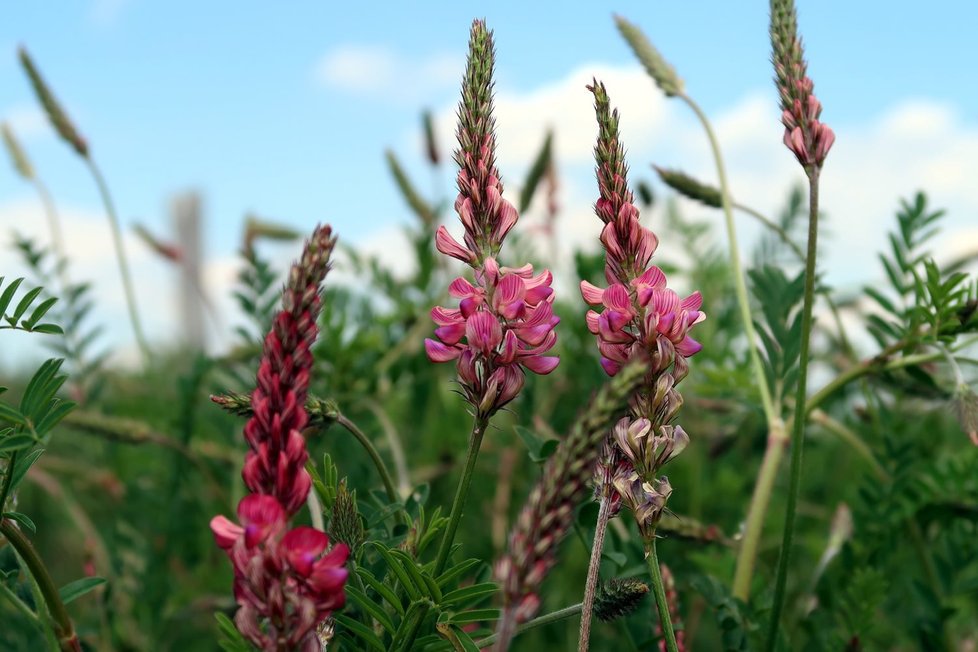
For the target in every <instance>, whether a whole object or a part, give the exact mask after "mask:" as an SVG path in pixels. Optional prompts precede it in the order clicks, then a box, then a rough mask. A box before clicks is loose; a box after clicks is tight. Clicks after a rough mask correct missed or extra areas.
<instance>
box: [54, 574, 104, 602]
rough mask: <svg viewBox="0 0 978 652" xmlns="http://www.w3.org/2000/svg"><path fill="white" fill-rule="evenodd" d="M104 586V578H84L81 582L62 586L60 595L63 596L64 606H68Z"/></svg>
mask: <svg viewBox="0 0 978 652" xmlns="http://www.w3.org/2000/svg"><path fill="white" fill-rule="evenodd" d="M102 584H105V578H104V577H83V578H81V579H80V580H75V581H74V582H69V583H67V584H65V585H64V586H62V587H61V588H60V589H58V595H60V596H61V601H62V602H63V603H64V604H68V603H69V602H73V601H74V600H77V599H78V598H80V597H82V596H83V595H85V594H86V593H88V592H89V591H91V590H92V589H94V588H95V587H96V586H100V585H102Z"/></svg>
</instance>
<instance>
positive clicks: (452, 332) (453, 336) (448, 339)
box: [435, 322, 465, 346]
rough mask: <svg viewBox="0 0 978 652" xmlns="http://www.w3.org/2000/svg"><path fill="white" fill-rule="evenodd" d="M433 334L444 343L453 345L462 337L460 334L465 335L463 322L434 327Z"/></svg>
mask: <svg viewBox="0 0 978 652" xmlns="http://www.w3.org/2000/svg"><path fill="white" fill-rule="evenodd" d="M435 335H436V336H437V337H438V339H440V340H441V341H442V342H444V343H445V344H447V345H449V346H454V345H456V344H458V343H459V341H460V340H461V339H462V336H463V335H465V322H458V323H455V324H449V325H448V326H440V327H438V328H436V329H435Z"/></svg>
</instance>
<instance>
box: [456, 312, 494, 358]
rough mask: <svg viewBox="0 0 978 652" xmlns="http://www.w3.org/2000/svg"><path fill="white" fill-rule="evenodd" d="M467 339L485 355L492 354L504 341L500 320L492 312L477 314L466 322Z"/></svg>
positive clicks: (470, 344)
mask: <svg viewBox="0 0 978 652" xmlns="http://www.w3.org/2000/svg"><path fill="white" fill-rule="evenodd" d="M465 339H466V340H467V341H468V343H469V346H471V347H473V348H475V349H477V350H479V351H481V352H482V354H483V355H486V356H488V355H489V354H491V353H492V352H493V351H494V350H495V348H496V347H497V346H499V343H500V342H502V340H503V329H502V327H501V326H500V325H499V320H497V319H496V316H495V315H493V314H492V313H490V312H477V313H475V314H474V315H472V316H471V317H469V318H468V319H467V320H466V322H465Z"/></svg>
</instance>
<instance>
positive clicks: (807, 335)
mask: <svg viewBox="0 0 978 652" xmlns="http://www.w3.org/2000/svg"><path fill="white" fill-rule="evenodd" d="M818 176H819V168H818V167H817V166H813V167H811V168H810V169H809V170H808V188H809V195H808V250H807V256H806V260H805V298H804V301H803V303H802V308H801V311H802V312H801V350H800V356H799V360H798V386H797V388H796V392H795V409H794V413H795V414H794V423H793V424H792V429H791V469H790V471H789V478H788V505H787V508H786V510H785V523H784V535H783V537H782V541H781V554H780V556H779V557H778V574H777V579H776V581H775V587H774V603H773V604H772V605H771V620H770V625H769V630H768V638H767V648H766V649H767V650H768V651H769V652H774V648H775V645H776V643H777V640H778V626H779V624H780V620H781V612H782V611H783V610H784V598H785V587H786V586H787V582H788V564H789V563H790V561H791V546H792V544H793V543H794V536H795V511H796V509H797V507H798V494H799V493H800V491H801V464H802V451H803V446H804V441H805V421H806V418H805V417H806V414H807V410H806V405H805V399H806V391H807V386H808V358H809V355H808V352H809V345H810V339H811V333H812V303H813V301H814V298H815V270H816V266H815V263H816V257H817V255H818Z"/></svg>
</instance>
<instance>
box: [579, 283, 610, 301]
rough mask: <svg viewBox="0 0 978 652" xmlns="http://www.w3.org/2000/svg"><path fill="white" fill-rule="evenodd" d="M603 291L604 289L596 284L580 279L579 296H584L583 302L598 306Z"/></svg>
mask: <svg viewBox="0 0 978 652" xmlns="http://www.w3.org/2000/svg"><path fill="white" fill-rule="evenodd" d="M604 293H605V291H604V290H602V289H601V288H599V287H598V286H597V285H593V284H591V283H588V282H587V281H581V296H582V297H584V302H585V303H587V304H589V305H592V306H600V305H601V304H602V302H603V300H604Z"/></svg>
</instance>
